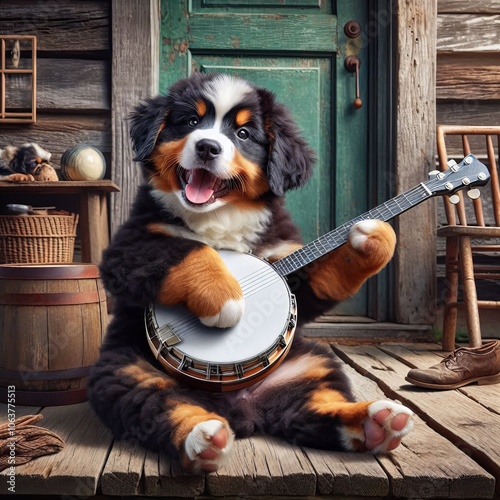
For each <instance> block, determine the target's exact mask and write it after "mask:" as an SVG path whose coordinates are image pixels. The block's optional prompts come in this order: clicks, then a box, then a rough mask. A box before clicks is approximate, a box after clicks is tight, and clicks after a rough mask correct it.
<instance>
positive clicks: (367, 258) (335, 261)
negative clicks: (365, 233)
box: [307, 226, 395, 301]
mask: <svg viewBox="0 0 500 500" xmlns="http://www.w3.org/2000/svg"><path fill="white" fill-rule="evenodd" d="M394 244H395V239H394V233H393V232H392V230H391V229H388V228H387V227H386V226H381V230H380V231H377V232H373V233H372V234H371V235H370V237H369V238H368V240H367V241H366V248H365V253H361V252H359V251H357V250H355V249H354V248H353V247H352V246H351V244H350V243H346V244H345V245H343V246H342V247H340V248H339V249H337V250H335V251H333V252H331V253H330V254H328V255H326V256H325V257H323V258H321V259H319V260H317V261H316V262H314V263H312V264H311V265H310V266H308V267H307V272H308V274H309V277H310V281H309V283H310V285H311V287H312V289H313V291H314V293H315V295H316V296H317V297H319V298H320V299H325V300H328V299H333V300H337V301H342V300H346V299H348V298H349V297H352V296H353V295H355V294H356V293H357V292H358V290H359V289H360V288H361V286H362V285H363V283H364V282H365V281H366V280H367V279H368V278H369V277H371V276H373V275H375V274H377V273H378V272H379V271H380V270H381V269H382V268H383V267H384V266H385V265H386V264H387V262H388V260H389V259H390V258H391V257H392V254H393V248H394Z"/></svg>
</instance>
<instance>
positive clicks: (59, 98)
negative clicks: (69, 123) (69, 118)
mask: <svg viewBox="0 0 500 500" xmlns="http://www.w3.org/2000/svg"><path fill="white" fill-rule="evenodd" d="M37 70H38V77H37V98H36V107H37V111H38V112H42V113H43V112H44V111H48V110H50V111H61V110H71V111H76V110H80V111H81V110H85V111H95V110H109V109H110V108H111V103H110V98H109V91H108V82H109V79H110V72H111V64H110V62H109V61H104V60H100V61H99V60H87V59H46V58H38V60H37ZM5 78H6V83H5V90H6V106H7V108H8V109H11V110H13V111H17V110H19V109H26V108H29V107H30V106H31V92H30V91H29V90H30V88H31V78H27V77H26V76H25V75H6V77H5Z"/></svg>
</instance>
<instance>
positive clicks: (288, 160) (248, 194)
mask: <svg viewBox="0 0 500 500" xmlns="http://www.w3.org/2000/svg"><path fill="white" fill-rule="evenodd" d="M131 122H132V125H131V137H132V142H133V145H134V150H135V153H136V160H137V161H140V162H141V163H142V165H143V167H144V169H145V172H146V175H147V176H148V177H149V178H150V180H151V182H152V183H153V185H154V187H155V189H157V190H161V191H164V192H167V193H174V194H175V195H176V196H177V198H178V199H179V201H180V202H181V203H182V205H183V206H184V208H186V209H188V210H191V211H195V212H206V211H210V210H213V209H215V208H218V207H220V206H222V205H225V204H227V203H238V202H241V201H242V200H244V201H247V202H248V201H257V200H259V199H260V198H262V196H264V195H267V194H269V193H271V194H273V195H276V196H283V195H284V193H285V192H286V191H287V190H289V189H293V188H297V187H299V186H302V185H303V184H304V183H305V181H306V180H307V179H308V177H309V175H310V172H311V168H312V163H313V161H314V157H313V153H312V152H311V150H310V149H309V147H308V146H307V144H306V142H305V141H304V140H303V139H302V137H301V135H300V131H299V129H298V127H297V125H296V124H295V123H294V122H293V120H292V118H291V117H290V114H289V113H288V111H287V110H286V108H285V107H284V106H282V105H281V104H279V103H277V102H276V101H275V98H274V95H273V94H272V93H271V92H269V91H267V90H265V89H262V88H258V87H255V86H254V85H252V84H251V83H249V82H247V81H245V80H242V79H240V78H236V77H233V76H229V75H225V74H218V73H208V74H203V73H194V74H193V75H192V76H191V77H190V78H187V79H184V80H181V81H179V82H177V83H176V84H174V85H173V86H172V87H171V88H170V89H169V93H168V95H166V96H158V97H155V98H152V99H149V100H147V101H146V102H144V103H142V104H140V105H139V106H138V107H137V108H136V109H135V111H134V113H133V115H132V117H131Z"/></svg>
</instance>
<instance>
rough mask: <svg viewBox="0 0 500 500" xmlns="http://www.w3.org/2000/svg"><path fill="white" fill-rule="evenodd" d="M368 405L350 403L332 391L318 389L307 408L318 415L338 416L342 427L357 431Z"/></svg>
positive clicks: (366, 413)
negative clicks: (352, 428)
mask: <svg viewBox="0 0 500 500" xmlns="http://www.w3.org/2000/svg"><path fill="white" fill-rule="evenodd" d="M370 404H371V403H370V402H367V401H362V402H359V403H350V402H348V401H346V399H345V398H344V396H343V395H342V394H341V393H340V392H338V391H336V390H334V389H319V390H316V391H314V392H313V394H312V396H311V398H310V401H309V403H308V408H309V409H310V410H311V411H313V412H315V413H319V414H320V415H332V416H333V415H335V416H338V417H340V419H341V420H342V423H343V424H344V425H346V426H350V427H354V428H356V429H358V428H359V426H360V425H362V423H363V421H364V420H365V419H366V417H367V416H368V407H369V406H370Z"/></svg>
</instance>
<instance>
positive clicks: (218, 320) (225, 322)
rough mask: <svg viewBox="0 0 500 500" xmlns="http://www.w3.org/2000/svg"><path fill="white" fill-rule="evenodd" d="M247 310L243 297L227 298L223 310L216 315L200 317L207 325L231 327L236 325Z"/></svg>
mask: <svg viewBox="0 0 500 500" xmlns="http://www.w3.org/2000/svg"><path fill="white" fill-rule="evenodd" d="M244 311H245V302H244V301H243V299H239V300H234V299H229V300H227V301H226V302H225V303H224V305H223V306H222V308H221V310H220V311H219V312H218V313H217V314H215V315H214V316H203V317H200V321H201V322H202V323H203V324H204V325H207V326H216V327H218V328H229V327H231V326H234V325H236V324H237V323H238V322H239V321H240V319H241V318H242V317H243V313H244Z"/></svg>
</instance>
